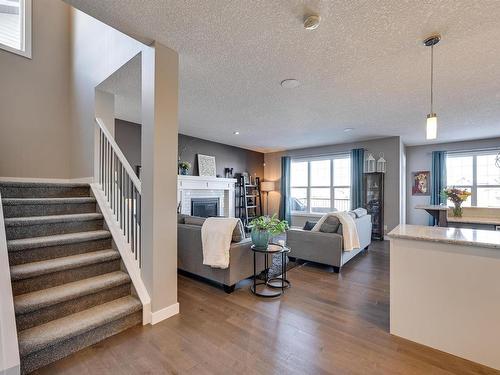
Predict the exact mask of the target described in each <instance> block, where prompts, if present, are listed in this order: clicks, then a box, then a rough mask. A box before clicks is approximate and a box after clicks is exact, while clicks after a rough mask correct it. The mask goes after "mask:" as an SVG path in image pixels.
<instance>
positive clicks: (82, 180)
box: [0, 177, 94, 184]
mask: <svg viewBox="0 0 500 375" xmlns="http://www.w3.org/2000/svg"><path fill="white" fill-rule="evenodd" d="M0 182H40V183H54V184H70V183H85V184H91V183H92V182H94V178H93V177H82V178H33V177H0Z"/></svg>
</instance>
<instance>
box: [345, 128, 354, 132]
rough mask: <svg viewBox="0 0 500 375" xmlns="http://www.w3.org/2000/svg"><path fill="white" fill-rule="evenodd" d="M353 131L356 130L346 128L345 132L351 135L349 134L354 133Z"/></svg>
mask: <svg viewBox="0 0 500 375" xmlns="http://www.w3.org/2000/svg"><path fill="white" fill-rule="evenodd" d="M353 130H354V128H345V129H344V132H346V133H349V132H352V131H353Z"/></svg>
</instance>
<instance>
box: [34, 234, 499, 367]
mask: <svg viewBox="0 0 500 375" xmlns="http://www.w3.org/2000/svg"><path fill="white" fill-rule="evenodd" d="M288 278H289V280H290V281H291V283H292V288H291V289H289V290H288V291H287V292H286V294H285V296H283V297H281V298H280V299H276V300H264V299H259V298H257V297H255V296H253V295H252V294H250V292H249V290H248V286H249V283H248V282H246V285H244V286H243V287H240V288H239V289H237V290H236V291H235V292H234V293H233V294H231V295H228V294H226V293H224V291H222V290H220V289H217V288H214V287H212V286H210V285H206V284H204V283H201V282H199V281H194V280H192V279H189V278H186V277H183V276H180V277H179V301H180V306H181V313H180V315H178V316H175V317H173V318H171V319H169V320H167V321H164V322H162V323H159V324H157V325H155V326H146V327H139V326H138V327H135V328H132V329H129V330H128V331H126V332H124V333H122V334H119V335H116V336H114V337H111V338H109V339H107V340H105V341H103V342H100V343H99V344H96V345H94V346H92V347H90V348H87V349H85V350H83V351H81V352H78V353H76V354H74V355H72V356H70V357H68V358H66V359H63V360H61V361H59V362H57V363H55V364H53V365H51V366H49V367H46V368H44V369H42V370H39V371H38V372H37V373H38V374H50V375H54V374H79V375H81V374H93V375H94V374H120V375H126V374H497V373H500V372H497V371H495V370H492V369H490V368H486V367H483V366H480V365H478V364H475V363H472V362H469V361H466V360H463V359H460V358H457V357H454V356H451V355H448V354H445V353H442V352H439V351H436V350H433V349H430V348H427V347H424V346H421V345H418V344H415V343H412V342H409V341H406V340H403V339H399V338H397V337H394V336H391V335H390V334H389V333H388V332H389V252H388V243H387V242H377V243H374V244H373V246H372V247H371V250H370V251H368V252H364V253H362V254H360V255H359V256H358V257H356V258H355V259H354V260H352V261H351V262H350V263H348V265H347V266H346V267H345V268H344V269H343V270H342V272H341V273H340V274H334V273H332V270H331V269H330V268H327V267H323V266H318V265H311V264H307V263H306V264H303V265H300V266H298V267H296V268H294V269H292V270H291V271H289V273H288Z"/></svg>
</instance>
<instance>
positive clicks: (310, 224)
mask: <svg viewBox="0 0 500 375" xmlns="http://www.w3.org/2000/svg"><path fill="white" fill-rule="evenodd" d="M316 223H317V221H311V220H307V221H306V223H305V224H304V228H302V229H303V230H311V229H313V228H314V226H315V225H316Z"/></svg>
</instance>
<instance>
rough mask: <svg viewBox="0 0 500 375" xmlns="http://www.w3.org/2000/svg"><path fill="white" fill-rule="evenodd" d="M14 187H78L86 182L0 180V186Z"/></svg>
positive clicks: (83, 185)
mask: <svg viewBox="0 0 500 375" xmlns="http://www.w3.org/2000/svg"><path fill="white" fill-rule="evenodd" d="M4 186H5V187H7V186H8V187H16V188H33V187H35V188H43V187H67V188H71V187H73V188H79V187H88V186H89V184H88V183H86V182H19V181H1V182H0V187H4Z"/></svg>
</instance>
